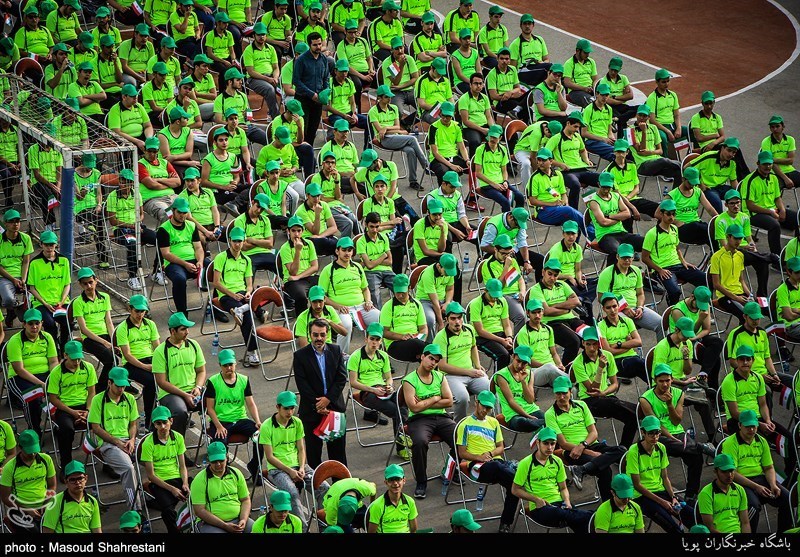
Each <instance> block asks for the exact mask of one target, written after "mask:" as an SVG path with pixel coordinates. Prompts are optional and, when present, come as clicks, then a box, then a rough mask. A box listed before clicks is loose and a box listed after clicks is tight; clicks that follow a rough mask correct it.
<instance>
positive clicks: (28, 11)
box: [23, 6, 39, 15]
mask: <svg viewBox="0 0 800 557" xmlns="http://www.w3.org/2000/svg"><path fill="white" fill-rule="evenodd" d="M23 13H24V14H25V15H30V14H37V15H38V13H39V9H38V8H37V7H36V6H28V7H27V8H25V11H24V12H23Z"/></svg>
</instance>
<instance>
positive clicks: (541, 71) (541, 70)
mask: <svg viewBox="0 0 800 557" xmlns="http://www.w3.org/2000/svg"><path fill="white" fill-rule="evenodd" d="M551 65H552V64H550V63H549V62H542V63H541V64H532V63H528V64H525V65H524V66H521V67H520V68H519V80H520V81H521V82H522V83H525V84H526V85H530V86H531V87H536V86H537V85H539V84H540V83H541V82H542V81H544V80H545V79H547V70H549V69H550V66H551Z"/></svg>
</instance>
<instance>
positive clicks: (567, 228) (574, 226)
mask: <svg viewBox="0 0 800 557" xmlns="http://www.w3.org/2000/svg"><path fill="white" fill-rule="evenodd" d="M578 230H580V228H579V227H578V223H577V222H575V221H574V220H568V221H566V222H564V224H562V225H561V231H562V232H572V233H574V234H577V233H578Z"/></svg>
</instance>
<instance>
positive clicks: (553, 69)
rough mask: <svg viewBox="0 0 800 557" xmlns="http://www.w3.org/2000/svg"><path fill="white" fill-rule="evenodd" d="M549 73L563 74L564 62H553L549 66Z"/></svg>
mask: <svg viewBox="0 0 800 557" xmlns="http://www.w3.org/2000/svg"><path fill="white" fill-rule="evenodd" d="M550 73H560V74H561V75H564V64H553V65H552V66H550Z"/></svg>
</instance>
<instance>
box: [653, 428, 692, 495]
mask: <svg viewBox="0 0 800 557" xmlns="http://www.w3.org/2000/svg"><path fill="white" fill-rule="evenodd" d="M659 441H660V442H661V443H662V444H663V445H664V447H665V448H666V449H667V455H669V456H674V457H677V458H680V459H681V460H682V461H683V463H684V464H685V465H686V498H687V499H689V498H695V497H697V494H698V493H699V492H700V475H701V474H702V473H703V451H702V450H701V449H700V445H698V444H697V443H696V442H695V440H694V439H692V438H691V437H689V436H688V435H687V434H686V433H685V432H684V433H681V434H678V435H676V436H675V438H672V437H667V436H666V435H662V436H661V438H660V439H659Z"/></svg>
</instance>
